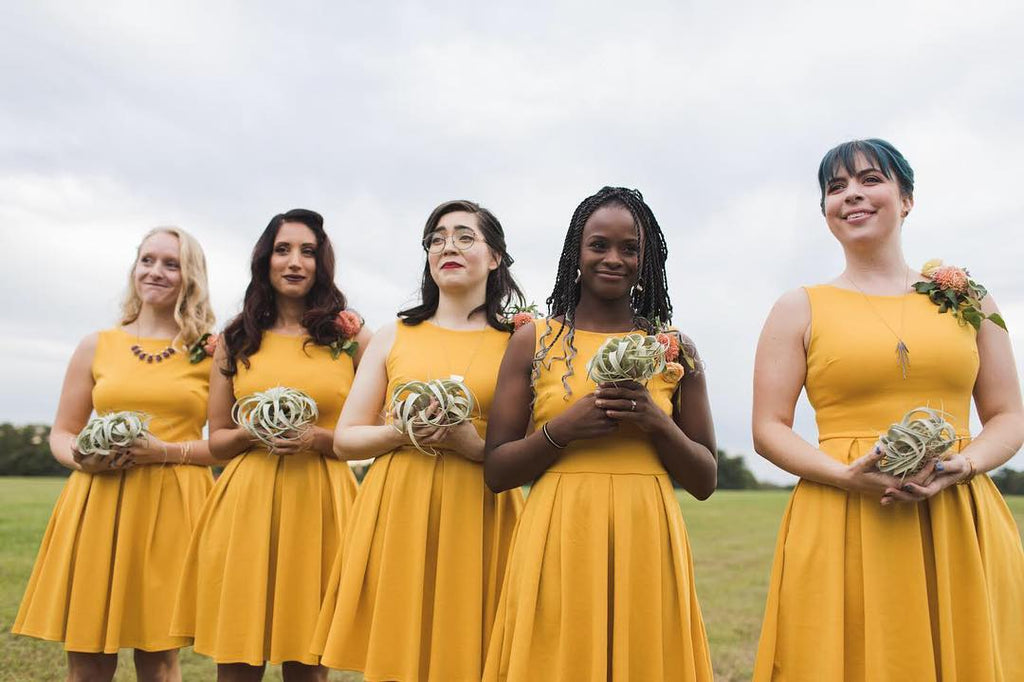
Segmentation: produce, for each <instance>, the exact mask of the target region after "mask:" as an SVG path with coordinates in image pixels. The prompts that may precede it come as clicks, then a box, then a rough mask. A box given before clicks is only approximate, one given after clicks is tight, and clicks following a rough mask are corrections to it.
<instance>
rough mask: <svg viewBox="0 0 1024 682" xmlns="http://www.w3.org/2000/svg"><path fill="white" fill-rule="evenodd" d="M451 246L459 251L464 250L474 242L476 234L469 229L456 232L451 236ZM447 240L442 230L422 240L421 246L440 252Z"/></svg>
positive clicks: (471, 246)
mask: <svg viewBox="0 0 1024 682" xmlns="http://www.w3.org/2000/svg"><path fill="white" fill-rule="evenodd" d="M451 241H452V246H454V247H455V248H456V249H458V250H459V251H466V250H468V249H471V248H473V244H476V235H475V234H473V233H472V232H470V231H469V230H466V231H460V232H456V233H455V234H453V235H452V236H451ZM447 242H448V237H446V236H445V235H444V233H443V232H434V233H433V234H430V235H427V237H426V238H425V239H424V240H423V248H424V249H425V250H426V251H429V252H430V253H441V252H442V251H444V246H445V244H446V243H447Z"/></svg>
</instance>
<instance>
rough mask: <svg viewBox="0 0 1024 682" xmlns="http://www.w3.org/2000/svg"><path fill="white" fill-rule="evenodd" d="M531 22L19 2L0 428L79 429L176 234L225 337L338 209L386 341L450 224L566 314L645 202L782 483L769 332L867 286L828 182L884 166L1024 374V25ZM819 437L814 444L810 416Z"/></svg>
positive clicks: (917, 8)
mask: <svg viewBox="0 0 1024 682" xmlns="http://www.w3.org/2000/svg"><path fill="white" fill-rule="evenodd" d="M506 4H507V5H508V6H507V7H499V6H496V5H495V6H491V4H490V3H480V2H431V3H417V2H399V3H355V2H343V3H337V2H318V3H313V2H308V3H305V2H302V3H288V4H287V7H286V5H285V4H284V3H277V2H244V3H243V2H180V1H179V2H174V3H171V2H166V3H164V2H156V3H137V2H128V1H123V2H117V1H105V2H74V3H72V2H49V1H44V0H31V1H29V0H14V1H13V2H11V1H7V2H3V3H2V4H0V25H3V26H4V27H5V31H4V40H3V41H2V42H0V64H2V65H3V66H2V68H0V87H2V93H3V94H2V96H0V248H2V249H3V252H4V253H6V254H7V255H9V256H10V257H11V258H10V260H8V261H7V262H6V265H5V267H3V268H0V290H2V291H3V296H4V305H3V306H2V308H0V386H2V389H0V421H13V422H16V423H25V422H49V421H50V420H51V419H52V416H53V413H54V410H55V407H56V403H57V397H58V393H59V390H60V383H61V379H62V376H63V372H64V367H65V365H66V363H67V360H68V358H69V356H70V354H71V351H72V350H73V348H74V345H75V343H76V342H77V340H78V339H79V338H81V337H82V336H83V335H84V334H86V333H88V332H90V331H92V330H95V329H97V328H101V327H105V326H109V325H111V324H113V323H114V321H115V315H116V309H117V303H118V300H119V298H120V296H121V293H122V291H123V287H124V284H125V279H126V273H127V270H128V268H129V266H130V263H131V260H132V257H133V254H134V249H135V246H136V245H137V242H138V239H139V237H140V235H141V234H142V233H143V232H145V231H146V230H147V229H148V228H150V227H153V226H155V225H165V224H176V225H180V226H183V227H185V228H186V229H188V230H190V231H191V232H193V233H194V234H195V235H196V236H197V237H198V238H199V239H200V241H201V242H202V243H203V245H204V247H205V249H206V252H207V257H208V261H209V264H210V269H211V277H212V281H211V285H212V288H213V299H214V302H215V305H216V309H217V313H218V317H219V319H220V320H221V321H222V322H223V321H224V320H226V319H227V318H228V317H229V316H230V315H232V314H233V313H234V312H235V311H236V310H237V309H238V306H239V303H240V298H241V294H242V291H243V288H244V286H245V283H246V277H247V258H248V253H249V251H250V249H251V247H252V244H253V242H254V241H255V239H256V237H257V236H258V234H259V232H260V231H261V229H262V228H263V227H264V226H265V225H266V223H267V221H268V219H269V218H270V217H271V216H272V215H273V214H275V213H278V212H280V211H283V210H286V209H288V208H292V207H297V206H301V207H308V208H313V209H316V210H318V211H320V212H321V213H323V214H324V215H325V216H326V218H327V226H328V231H329V233H330V234H331V236H332V239H334V240H335V243H336V248H337V250H338V253H339V270H340V274H339V279H340V283H341V285H342V286H343V288H344V289H345V291H346V292H347V293H348V294H349V296H350V298H351V300H352V302H353V304H354V306H355V307H357V308H358V309H359V310H361V311H362V312H363V313H364V315H365V316H366V317H367V319H368V320H369V322H370V323H371V324H372V325H374V326H376V325H380V324H382V323H384V322H385V321H387V320H388V319H390V318H391V317H392V315H393V313H394V311H395V310H396V309H398V308H399V307H400V306H401V305H403V304H404V303H407V302H409V301H410V300H412V298H413V297H414V295H415V290H416V283H417V274H418V272H419V270H420V267H421V262H422V261H421V258H422V251H421V250H420V248H419V243H418V238H419V231H420V229H421V227H422V223H423V220H424V219H425V217H426V215H427V214H428V213H429V211H430V210H431V208H432V207H433V206H434V205H436V204H437V203H439V202H441V201H443V200H446V199H451V198H456V197H458V198H469V199H473V200H476V201H479V202H480V203H482V204H484V205H485V206H488V207H489V208H491V209H492V210H493V211H494V212H495V213H496V214H497V215H498V216H499V218H500V219H501V220H502V222H503V224H504V225H505V228H506V231H507V233H508V241H509V246H510V250H511V252H512V254H513V255H514V256H515V258H516V266H515V272H516V274H517V276H518V278H519V279H520V281H521V282H522V283H523V284H524V285H525V288H526V289H527V291H528V293H529V295H530V297H531V298H533V299H535V300H536V301H538V302H541V301H543V299H544V298H545V297H546V296H547V294H548V292H549V291H550V287H551V283H552V281H553V273H554V268H555V264H556V261H557V257H558V250H559V248H560V245H561V240H562V237H563V235H564V232H565V229H566V227H567V225H568V221H569V218H570V216H571V214H572V211H573V209H574V208H575V206H576V205H577V203H578V202H579V201H580V200H581V199H582V198H583V197H585V196H587V195H589V194H591V193H593V192H594V191H595V190H597V189H598V188H600V187H601V186H602V185H606V184H615V185H626V186H630V187H637V188H639V189H641V191H643V193H644V195H645V197H646V198H647V200H648V202H649V204H650V205H651V207H652V208H653V209H654V211H655V214H656V215H657V216H658V219H659V221H660V222H661V224H662V226H663V227H664V229H665V230H666V232H667V235H668V239H669V247H670V256H669V267H670V270H669V278H670V284H671V285H672V293H673V300H674V303H675V305H676V310H677V318H676V323H677V324H678V325H679V326H680V327H681V328H682V329H683V330H684V331H686V332H688V333H689V334H690V335H691V336H692V337H693V338H694V339H695V340H696V342H697V344H698V347H700V348H701V349H702V352H703V354H704V357H705V359H706V362H707V370H708V379H709V382H710V385H711V392H712V404H713V408H714V412H715V417H716V422H717V427H718V434H719V442H720V444H721V446H722V447H723V448H725V449H727V450H729V451H732V452H742V453H752V447H751V442H750V435H749V410H750V393H751V390H750V375H751V368H752V364H753V354H754V347H755V343H756V339H757V335H758V332H759V330H760V327H761V324H762V322H763V321H764V317H765V315H766V314H767V312H768V310H769V308H770V307H771V304H772V302H773V301H774V300H775V299H776V298H777V297H778V295H779V294H780V293H782V292H783V291H785V290H788V289H791V288H793V287H796V286H799V285H801V284H806V283H815V282H821V281H825V280H827V279H830V278H831V277H832V276H834V275H835V274H836V273H837V272H838V271H839V270H840V269H841V264H842V254H841V251H840V249H839V247H838V245H837V244H835V243H834V241H833V240H832V238H831V236H830V235H829V233H828V231H827V229H826V227H825V225H824V222H823V220H822V218H821V215H820V213H819V212H818V208H817V202H818V196H817V186H816V182H815V170H816V168H817V163H818V161H819V159H820V158H821V155H822V154H823V153H824V152H825V151H826V150H827V149H828V148H829V147H831V146H833V145H834V144H836V143H838V142H841V141H844V140H847V139H851V138H854V137H871V136H879V137H884V138H887V139H889V140H891V141H893V142H894V143H895V144H896V145H897V146H898V147H899V148H900V149H901V150H902V151H903V152H904V153H905V155H906V156H907V158H908V159H909V160H910V161H911V163H912V164H913V166H914V168H915V170H916V173H917V191H916V194H915V198H916V207H915V211H914V213H913V215H912V216H911V218H910V220H909V221H908V222H907V225H906V228H905V250H906V253H907V256H908V259H909V260H910V262H911V263H912V264H915V265H919V264H920V263H922V262H923V261H925V260H927V259H928V258H931V257H942V258H945V259H946V260H947V261H952V262H956V263H961V264H965V265H967V266H969V267H970V268H971V270H972V272H973V273H974V275H975V276H976V277H977V278H978V279H979V280H980V281H983V282H984V283H986V284H987V285H988V286H989V287H990V289H991V290H992V291H993V292H994V294H995V297H996V299H997V301H998V302H999V303H1000V306H1001V307H1002V309H1003V311H1004V316H1005V317H1006V319H1007V321H1008V323H1009V324H1010V326H1011V330H1012V337H1013V340H1014V345H1015V348H1016V350H1017V356H1018V365H1019V367H1018V370H1019V371H1020V368H1021V365H1022V363H1021V362H1020V360H1021V358H1024V277H1021V275H1020V274H1019V272H1020V263H1021V262H1024V239H1022V238H1021V236H1020V235H1021V219H1020V208H1021V197H1022V192H1021V189H1020V182H1021V180H1020V178H1021V170H1020V163H1021V159H1022V158H1024V117H1022V115H1021V114H1022V112H1024V70H1022V69H1021V68H1020V64H1021V63H1022V62H1024V51H1022V48H1021V35H1022V34H1024V5H1022V4H1021V3H1019V2H1010V1H1006V2H998V3H990V4H987V5H983V6H982V8H981V9H978V8H977V7H975V8H973V9H971V10H970V11H969V12H968V11H967V10H966V9H965V7H966V6H965V5H964V4H963V3H962V2H945V1H928V2H909V3H892V2H878V3H875V2H858V3H853V4H850V3H813V4H812V3H797V2H775V3H762V2H736V3H729V5H728V8H726V7H725V6H724V5H722V4H721V3H710V2H706V3H679V2H659V3H639V4H637V3H632V4H629V5H627V4H625V3H620V2H616V3H611V2H601V1H588V2H582V1H579V2H534V1H532V0H530V1H525V2H518V3H514V4H513V3H506ZM972 7H973V6H972ZM798 428H799V430H800V431H801V433H803V434H804V435H806V436H807V437H808V438H813V437H814V425H813V418H812V417H811V415H810V412H809V410H808V408H807V406H806V404H802V405H801V407H800V409H799V411H798ZM748 460H749V462H750V463H751V466H752V467H753V468H754V470H755V472H756V473H757V475H758V476H759V477H762V478H766V479H770V480H786V477H785V475H784V474H782V473H781V472H779V470H777V469H775V468H774V467H773V466H772V465H770V464H768V463H767V462H764V461H763V460H761V459H760V458H758V457H757V456H756V455H748ZM1013 463H1014V465H1015V466H1017V468H1022V467H1024V455H1018V456H1017V458H1016V459H1015V460H1014V462H1013Z"/></svg>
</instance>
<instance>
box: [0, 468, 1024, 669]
mask: <svg viewBox="0 0 1024 682" xmlns="http://www.w3.org/2000/svg"><path fill="white" fill-rule="evenodd" d="M63 484H64V479H57V478H0V682H15V681H17V682H25V681H28V680H40V681H42V680H47V681H49V680H53V681H57V680H63V679H64V677H65V666H64V651H63V649H62V648H61V646H60V645H59V644H56V643H52V642H42V641H39V640H35V639H31V638H29V637H15V636H13V635H11V634H9V632H10V628H11V623H12V622H13V621H14V616H15V613H16V612H17V610H18V604H19V602H20V600H21V595H22V592H23V590H24V589H25V583H26V581H27V580H28V575H29V572H30V571H31V569H32V562H33V560H34V559H35V554H36V551H37V549H38V547H39V541H40V539H41V538H42V535H43V530H44V529H45V527H46V521H47V519H48V518H49V515H50V509H51V507H52V506H53V502H54V500H56V498H57V495H58V494H59V493H60V489H61V486H62V485H63ZM788 499H789V493H788V492H785V491H782V492H779V491H751V492H735V491H721V492H718V493H715V495H713V496H712V497H711V499H710V500H708V501H707V502H697V501H696V500H693V499H692V498H690V497H689V496H686V495H680V501H681V504H682V508H683V515H684V517H685V518H686V525H687V530H688V531H689V534H690V543H691V545H692V547H693V555H694V563H695V565H696V571H697V589H698V592H699V595H700V603H701V609H702V611H703V613H704V622H705V624H706V626H707V629H708V638H709V640H710V643H711V654H712V658H713V659H714V666H715V678H716V680H724V681H732V680H748V679H750V674H751V669H752V668H753V663H754V650H755V647H756V646H757V636H758V632H759V631H760V628H761V615H762V611H763V609H764V600H765V594H766V591H767V589H768V572H769V568H770V566H771V560H772V553H773V552H774V548H775V535H776V533H777V532H778V528H779V520H780V519H781V517H782V512H783V510H784V509H785V506H786V502H787V500H788ZM1007 501H1008V503H1009V505H1010V509H1011V511H1012V512H1013V514H1014V517H1015V518H1016V520H1017V527H1018V528H1024V497H1010V498H1008V500H1007ZM181 664H182V674H183V677H184V679H185V680H187V681H189V682H191V681H192V680H213V679H214V678H215V672H214V666H213V664H212V663H211V662H210V661H209V659H207V658H205V657H203V656H198V655H196V654H193V653H192V652H191V650H185V651H183V652H182V654H181ZM117 679H119V680H130V679H134V674H133V672H132V665H131V655H130V652H127V651H123V652H121V657H120V660H119V666H118V675H117ZM265 679H267V680H280V679H281V675H280V670H279V669H277V668H276V667H274V666H271V667H270V669H269V670H268V672H267V675H266V678H265ZM359 679H360V677H359V676H358V675H355V674H351V673H348V674H346V673H339V672H332V673H331V680H332V681H336V682H342V681H344V682H357V681H358V680H359Z"/></svg>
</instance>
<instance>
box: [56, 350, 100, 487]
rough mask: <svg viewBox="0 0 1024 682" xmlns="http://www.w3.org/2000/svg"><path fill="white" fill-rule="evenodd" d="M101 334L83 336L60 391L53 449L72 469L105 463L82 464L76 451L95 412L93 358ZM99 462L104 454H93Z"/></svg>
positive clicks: (64, 463) (93, 468)
mask: <svg viewBox="0 0 1024 682" xmlns="http://www.w3.org/2000/svg"><path fill="white" fill-rule="evenodd" d="M98 340H99V334H90V335H89V336H87V337H85V338H84V339H82V341H81V342H80V343H79V344H78V346H77V347H76V348H75V352H74V354H73V355H72V356H71V361H70V362H69V363H68V368H67V371H66V372H65V373H64V386H63V387H62V388H61V391H60V402H59V403H58V405H57V416H56V417H54V420H53V428H52V429H50V452H51V453H52V454H53V458H54V459H56V460H57V461H58V462H60V464H61V465H62V466H65V467H67V468H68V469H74V470H84V469H89V470H90V471H96V470H99V469H102V468H105V467H100V468H97V467H89V466H88V464H86V466H84V467H83V466H82V462H81V460H82V456H81V455H77V453H75V451H74V447H73V446H74V442H75V438H76V437H77V436H78V434H79V432H80V431H81V430H82V429H83V428H84V427H85V424H86V422H88V421H89V415H91V414H92V389H93V385H94V382H93V378H92V361H93V358H94V357H95V355H96V343H97V341H98ZM93 460H95V462H94V463H95V464H96V465H97V466H98V465H99V464H100V463H101V461H102V460H101V459H100V458H95V457H91V458H89V461H93Z"/></svg>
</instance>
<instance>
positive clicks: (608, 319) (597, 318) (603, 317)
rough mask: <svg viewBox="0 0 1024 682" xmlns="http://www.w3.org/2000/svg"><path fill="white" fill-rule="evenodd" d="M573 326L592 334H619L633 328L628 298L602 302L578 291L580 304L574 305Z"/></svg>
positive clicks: (591, 295) (587, 293)
mask: <svg viewBox="0 0 1024 682" xmlns="http://www.w3.org/2000/svg"><path fill="white" fill-rule="evenodd" d="M575 325H576V327H577V328H578V329H583V330H585V331H594V332H621V331H625V330H627V329H632V328H633V308H632V307H630V304H629V298H628V297H625V298H621V299H619V300H613V301H608V300H603V299H598V298H597V297H596V296H594V295H593V294H591V293H590V292H588V291H587V290H586V289H583V290H582V291H580V302H579V303H577V304H576V314H575Z"/></svg>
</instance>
